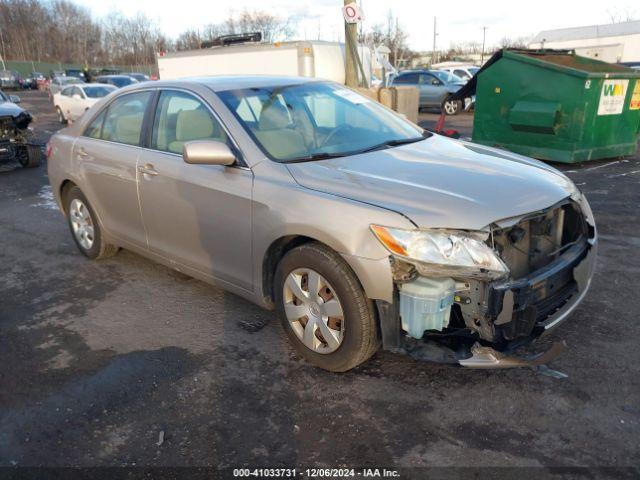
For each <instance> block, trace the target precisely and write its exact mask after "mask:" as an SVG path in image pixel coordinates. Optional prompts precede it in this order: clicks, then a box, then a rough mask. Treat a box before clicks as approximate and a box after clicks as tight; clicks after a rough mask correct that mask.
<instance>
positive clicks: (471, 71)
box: [438, 65, 480, 83]
mask: <svg viewBox="0 0 640 480" xmlns="http://www.w3.org/2000/svg"><path fill="white" fill-rule="evenodd" d="M438 70H443V71H445V72H449V73H452V74H453V75H455V76H456V77H460V78H461V79H462V80H464V82H465V83H467V82H468V81H469V80H471V77H473V76H474V75H475V74H476V73H478V70H480V67H476V66H474V65H458V66H455V67H442V68H438Z"/></svg>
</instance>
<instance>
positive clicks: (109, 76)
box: [97, 73, 131, 78]
mask: <svg viewBox="0 0 640 480" xmlns="http://www.w3.org/2000/svg"><path fill="white" fill-rule="evenodd" d="M97 78H131V77H130V76H129V75H127V74H124V73H123V74H122V75H98V77H97Z"/></svg>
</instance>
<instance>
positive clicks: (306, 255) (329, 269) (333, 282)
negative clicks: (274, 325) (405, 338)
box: [274, 243, 380, 372]
mask: <svg viewBox="0 0 640 480" xmlns="http://www.w3.org/2000/svg"><path fill="white" fill-rule="evenodd" d="M297 272H311V273H312V274H319V276H320V280H319V283H318V285H320V290H319V291H320V292H321V293H320V295H319V296H318V302H317V304H316V303H315V302H313V301H311V300H309V301H310V306H309V307H308V308H309V312H310V313H309V315H311V316H313V315H314V309H317V308H319V309H320V314H319V316H318V317H317V318H318V319H321V318H323V319H324V320H325V321H324V323H325V325H322V328H320V326H319V327H317V332H316V337H315V338H313V337H312V338H313V341H316V338H319V339H320V340H319V341H318V345H319V347H318V349H317V350H312V349H311V348H310V347H308V346H307V345H306V344H305V341H304V340H303V338H302V337H301V333H300V332H301V329H302V332H303V333H302V336H304V332H305V331H306V329H307V328H308V327H307V322H309V321H310V320H309V319H310V318H311V317H310V316H308V315H307V316H306V318H307V320H306V321H304V318H305V317H302V321H303V322H304V325H302V326H301V325H300V324H301V323H302V322H299V321H292V320H290V319H289V318H288V317H287V311H286V310H285V302H286V303H287V308H288V309H289V312H291V308H293V309H296V308H300V309H302V310H304V308H306V303H304V302H300V301H298V300H297V299H293V301H292V299H291V292H290V290H286V289H287V288H289V287H288V286H286V285H285V282H290V281H291V278H293V277H296V276H297V275H298V273H297ZM302 275H303V276H302V277H301V278H302V281H304V274H302ZM274 282H275V283H274V285H275V292H276V293H275V297H276V306H277V309H278V314H279V316H280V321H281V323H282V327H283V328H284V330H285V332H286V333H287V336H288V337H289V340H290V341H291V343H292V344H293V346H294V348H295V349H296V350H297V351H298V353H300V355H302V356H303V357H304V358H305V359H306V360H307V361H308V362H310V363H312V364H313V365H316V366H318V367H320V368H322V369H324V370H329V371H331V372H346V371H347V370H351V369H352V368H354V367H356V366H358V365H360V364H361V363H363V362H365V361H366V360H368V359H369V358H370V357H371V356H372V355H373V354H374V353H375V352H376V351H377V350H378V348H379V346H380V340H379V339H378V329H377V323H376V314H375V308H374V304H373V302H372V301H371V300H369V299H368V298H367V296H366V295H365V292H364V290H363V289H362V286H361V285H360V282H359V280H358V278H357V277H356V275H355V274H354V273H353V271H352V270H351V268H350V267H349V265H348V264H347V263H346V262H345V261H344V259H343V258H342V257H340V255H338V254H336V253H335V252H333V251H332V250H331V249H329V248H328V247H326V246H325V245H322V244H320V243H308V244H304V245H301V246H299V247H296V248H294V249H293V250H291V251H289V252H288V253H287V254H286V255H285V256H284V257H283V258H282V260H281V261H280V263H279V264H278V267H277V269H276V274H275V279H274ZM323 282H324V283H323ZM310 283H311V280H307V282H306V289H307V290H306V291H304V286H303V288H302V290H303V292H302V293H304V294H306V295H309V296H310V298H312V297H311V292H312V290H309V289H310V288H311V286H310ZM300 285H303V284H302V283H301V284H300ZM324 294H327V295H329V299H328V300H323V298H324V297H323V295H324ZM285 295H286V296H287V297H289V298H286V299H285ZM334 301H337V302H338V305H339V308H340V310H339V311H340V312H341V315H339V316H338V317H333V316H331V317H327V316H325V310H324V308H325V305H328V304H329V302H334ZM296 302H297V303H296ZM334 307H335V304H334ZM326 311H327V312H328V311H329V310H328V309H327V310H326ZM289 315H290V316H291V313H290V314H289ZM293 316H296V315H293ZM319 321H320V320H319ZM332 322H333V323H332ZM336 322H337V323H338V325H339V327H338V329H339V330H336V329H335V327H336ZM318 325H320V324H319V323H318ZM326 325H333V326H332V327H331V328H332V330H331V331H329V330H327V329H326ZM337 331H340V333H341V334H340V335H336V337H340V340H339V342H340V343H339V345H338V346H337V347H332V346H331V342H327V341H326V340H324V338H325V337H324V335H326V332H330V333H336V332H337ZM318 332H319V333H318ZM323 332H325V333H323ZM334 341H335V340H334ZM329 347H332V348H329Z"/></svg>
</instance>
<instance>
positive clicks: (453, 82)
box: [391, 70, 464, 115]
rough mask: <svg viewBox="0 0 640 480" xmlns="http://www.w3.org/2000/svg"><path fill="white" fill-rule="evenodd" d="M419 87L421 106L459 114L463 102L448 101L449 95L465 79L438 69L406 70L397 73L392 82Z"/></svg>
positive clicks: (459, 86)
mask: <svg viewBox="0 0 640 480" xmlns="http://www.w3.org/2000/svg"><path fill="white" fill-rule="evenodd" d="M391 84H392V85H393V86H396V85H407V86H413V87H417V88H418V89H419V90H420V108H434V107H435V108H441V109H442V110H443V111H444V112H445V113H446V114H447V115H457V114H458V113H460V111H461V110H462V102H461V101H460V100H456V101H453V102H448V101H447V97H448V96H449V95H450V94H452V93H454V92H457V91H458V90H459V89H460V88H461V87H462V86H463V85H464V81H463V80H462V79H460V78H458V77H456V76H455V75H452V74H450V73H448V72H442V71H438V70H405V71H404V72H400V73H399V74H398V75H396V76H395V77H394V78H393V80H392V83H391Z"/></svg>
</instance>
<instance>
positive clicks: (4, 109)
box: [0, 102, 24, 117]
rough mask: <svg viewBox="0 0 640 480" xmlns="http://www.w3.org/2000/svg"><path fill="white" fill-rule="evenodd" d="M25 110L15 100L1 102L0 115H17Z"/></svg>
mask: <svg viewBox="0 0 640 480" xmlns="http://www.w3.org/2000/svg"><path fill="white" fill-rule="evenodd" d="M22 112H24V110H23V109H22V108H20V107H19V106H18V105H16V104H15V103H13V102H2V103H0V117H9V116H11V117H17V116H18V115H20V114H21V113H22Z"/></svg>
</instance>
